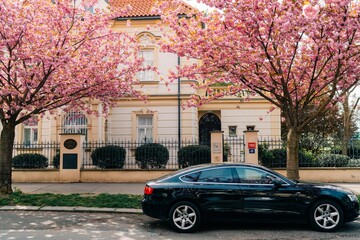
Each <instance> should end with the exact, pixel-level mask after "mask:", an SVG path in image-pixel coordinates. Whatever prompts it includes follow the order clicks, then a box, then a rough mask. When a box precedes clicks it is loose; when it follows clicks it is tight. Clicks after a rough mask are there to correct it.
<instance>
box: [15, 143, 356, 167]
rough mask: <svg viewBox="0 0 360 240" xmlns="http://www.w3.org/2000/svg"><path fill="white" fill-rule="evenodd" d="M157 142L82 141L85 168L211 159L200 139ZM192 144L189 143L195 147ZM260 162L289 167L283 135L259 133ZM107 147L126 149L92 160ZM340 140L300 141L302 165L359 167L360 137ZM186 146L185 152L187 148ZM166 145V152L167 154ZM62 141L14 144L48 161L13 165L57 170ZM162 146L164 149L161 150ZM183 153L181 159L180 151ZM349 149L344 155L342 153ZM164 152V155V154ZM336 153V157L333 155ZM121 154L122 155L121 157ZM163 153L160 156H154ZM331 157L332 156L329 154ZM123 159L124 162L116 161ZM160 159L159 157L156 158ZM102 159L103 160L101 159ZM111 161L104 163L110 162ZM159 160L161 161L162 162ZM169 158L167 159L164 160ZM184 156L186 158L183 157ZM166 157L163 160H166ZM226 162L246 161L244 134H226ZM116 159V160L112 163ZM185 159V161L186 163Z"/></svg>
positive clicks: (174, 164) (181, 164)
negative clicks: (273, 135)
mask: <svg viewBox="0 0 360 240" xmlns="http://www.w3.org/2000/svg"><path fill="white" fill-rule="evenodd" d="M156 144H159V145H161V146H162V147H154V146H152V147H149V148H146V149H145V150H144V149H143V150H142V151H138V156H137V157H136V152H137V149H139V147H141V146H143V145H144V143H141V142H134V141H112V142H85V143H84V144H83V165H82V168H83V169H107V168H108V169H109V168H111V169H179V168H182V167H185V166H188V165H193V164H201V163H206V162H210V148H209V146H202V147H198V146H199V142H198V141H197V140H188V141H182V142H180V143H179V142H178V141H176V140H164V141H158V142H156ZM194 145H195V148H194V147H189V146H194ZM258 145H259V152H258V153H259V163H260V164H262V165H264V166H267V167H286V142H285V141H282V140H281V138H280V137H265V136H260V137H259V139H258ZM105 146H117V147H120V148H121V149H123V152H124V156H123V157H121V156H122V155H121V153H119V154H120V155H119V154H118V155H116V154H117V153H113V152H111V153H107V154H105V153H104V151H103V152H102V153H101V154H103V156H101V154H100V158H99V157H98V159H97V160H95V162H94V159H92V157H91V155H92V154H93V153H94V151H95V150H96V149H99V148H102V147H105ZM341 146H342V143H341V141H338V140H335V139H322V140H321V141H318V142H316V143H314V144H310V143H306V142H305V143H304V142H302V143H300V153H299V166H300V167H360V140H358V139H351V140H350V141H349V142H348V143H347V147H346V148H344V147H341ZM184 147H188V148H186V151H185V150H184V149H185V148H184ZM164 148H165V149H166V152H167V153H164ZM59 149H60V144H59V143H57V142H45V143H34V144H23V143H15V144H14V149H13V156H14V157H15V156H19V155H21V154H39V155H42V156H45V158H46V162H45V163H43V162H42V163H39V162H38V159H37V158H35V160H34V158H29V159H30V160H29V159H26V161H24V160H23V159H21V161H22V162H21V164H14V160H13V165H14V168H27V169H31V168H47V169H56V168H58V167H59V162H60V154H59V151H60V150H59ZM161 149H162V150H161ZM180 149H182V151H181V152H182V155H181V156H180V158H179V150H180ZM344 149H346V154H344V155H346V156H345V157H343V156H340V157H339V155H340V154H342V151H344ZM112 154H113V156H112ZM164 154H165V155H164ZM334 154H337V157H333V155H334ZM118 156H119V157H118ZM154 156H160V157H154ZM329 156H330V157H329ZM117 158H119V159H122V158H123V165H122V163H116V161H118V159H117ZM156 158H158V159H156ZM99 159H100V160H99ZM109 159H110V163H108V162H107V163H106V162H105V163H104V161H108V160H109ZM159 159H160V160H161V159H162V160H161V161H159ZM164 159H166V161H165V160H164ZM184 159H185V160H184ZM163 160H164V161H163ZM223 160H224V161H227V162H245V141H244V136H235V137H233V136H231V137H229V136H224V158H223ZM111 161H113V162H111ZM184 161H185V162H184Z"/></svg>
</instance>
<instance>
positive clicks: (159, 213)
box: [141, 199, 168, 219]
mask: <svg viewBox="0 0 360 240" xmlns="http://www.w3.org/2000/svg"><path fill="white" fill-rule="evenodd" d="M141 206H142V210H143V213H144V214H145V215H147V216H150V217H153V218H157V219H167V218H168V211H167V206H165V205H162V204H159V203H156V204H153V203H152V202H151V201H149V200H147V199H143V200H142V201H141Z"/></svg>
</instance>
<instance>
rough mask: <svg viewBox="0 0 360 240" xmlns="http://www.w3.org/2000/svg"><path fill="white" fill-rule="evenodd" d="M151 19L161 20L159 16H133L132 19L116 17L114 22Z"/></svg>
mask: <svg viewBox="0 0 360 240" xmlns="http://www.w3.org/2000/svg"><path fill="white" fill-rule="evenodd" d="M152 19H161V17H160V16H159V15H157V16H134V17H117V18H115V21H127V20H152Z"/></svg>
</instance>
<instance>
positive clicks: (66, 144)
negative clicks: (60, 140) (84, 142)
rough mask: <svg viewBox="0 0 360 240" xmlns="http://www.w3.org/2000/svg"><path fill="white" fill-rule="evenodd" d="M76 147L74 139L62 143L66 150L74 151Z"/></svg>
mask: <svg viewBox="0 0 360 240" xmlns="http://www.w3.org/2000/svg"><path fill="white" fill-rule="evenodd" d="M76 146H77V142H76V141H75V140H74V139H67V140H65V142H64V147H65V148H66V149H74V148H76Z"/></svg>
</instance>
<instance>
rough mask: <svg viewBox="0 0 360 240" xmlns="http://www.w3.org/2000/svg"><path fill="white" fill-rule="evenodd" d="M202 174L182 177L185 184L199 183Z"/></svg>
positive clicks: (197, 173) (196, 173)
mask: <svg viewBox="0 0 360 240" xmlns="http://www.w3.org/2000/svg"><path fill="white" fill-rule="evenodd" d="M199 176H200V172H195V173H190V174H187V175H185V176H182V177H181V180H182V181H184V182H197V181H198V180H199Z"/></svg>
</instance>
